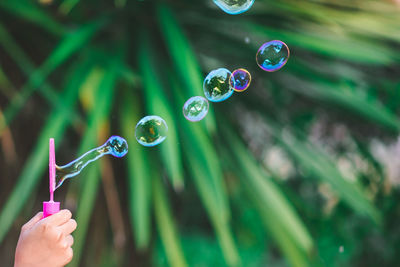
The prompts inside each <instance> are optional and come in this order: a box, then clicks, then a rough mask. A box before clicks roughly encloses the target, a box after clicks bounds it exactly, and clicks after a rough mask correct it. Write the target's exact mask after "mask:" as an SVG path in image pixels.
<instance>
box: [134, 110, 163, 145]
mask: <svg viewBox="0 0 400 267" xmlns="http://www.w3.org/2000/svg"><path fill="white" fill-rule="evenodd" d="M167 132H168V126H167V123H166V122H165V121H164V120H163V119H162V118H161V117H159V116H146V117H144V118H142V119H141V120H140V121H139V122H138V123H137V124H136V128H135V137H136V140H137V141H138V142H139V144H141V145H143V146H148V147H149V146H156V145H158V144H160V143H162V142H163V141H164V140H165V138H167Z"/></svg>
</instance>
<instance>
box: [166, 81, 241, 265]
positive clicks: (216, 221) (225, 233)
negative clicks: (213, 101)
mask: <svg viewBox="0 0 400 267" xmlns="http://www.w3.org/2000/svg"><path fill="white" fill-rule="evenodd" d="M171 76H172V75H171ZM177 87H178V86H177V83H176V81H174V80H172V88H173V89H174V93H175V97H176V98H177V99H179V100H182V99H183V96H182V95H181V93H180V92H179V91H178V90H177ZM182 117H183V116H180V117H179V118H180V120H179V122H180V129H181V131H182V133H181V136H182V137H183V140H182V147H183V152H184V154H185V156H186V157H185V159H186V160H187V164H188V166H189V172H190V173H191V176H192V177H193V178H194V182H195V184H196V189H197V191H198V192H199V195H200V198H201V200H202V202H203V204H204V207H205V209H206V211H207V213H208V215H209V217H210V220H211V223H212V225H213V227H214V230H215V232H216V236H217V238H218V242H219V244H220V246H221V249H222V252H223V254H224V258H225V260H226V262H227V263H228V265H229V266H237V265H239V264H240V258H239V254H238V251H237V248H236V245H235V241H234V239H233V237H232V234H231V232H230V231H231V230H230V226H229V217H230V212H229V204H228V196H227V193H226V189H225V184H224V181H223V176H222V171H221V167H220V165H219V161H218V156H217V154H216V151H215V148H214V146H213V145H212V144H211V141H210V138H209V136H208V135H207V134H206V132H205V131H204V127H202V125H201V122H200V124H197V125H196V124H195V123H193V122H188V121H186V120H184V119H183V118H182Z"/></svg>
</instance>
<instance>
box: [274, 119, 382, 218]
mask: <svg viewBox="0 0 400 267" xmlns="http://www.w3.org/2000/svg"><path fill="white" fill-rule="evenodd" d="M267 124H268V126H269V129H270V132H271V134H272V135H273V136H274V137H275V138H276V139H277V140H278V141H279V142H280V143H281V145H282V146H283V147H284V148H285V149H286V151H287V152H288V153H289V154H290V155H291V156H292V157H293V158H294V159H295V160H296V161H297V163H298V164H299V165H300V166H301V168H303V169H304V170H306V171H307V172H308V173H310V175H311V176H313V177H315V178H317V179H319V180H321V181H324V182H327V183H328V184H330V186H331V187H332V189H333V190H334V191H335V192H336V193H337V194H338V195H339V196H340V197H342V198H343V200H344V201H345V202H346V203H347V204H348V205H349V206H350V207H352V208H353V209H354V210H355V211H356V212H358V213H360V214H362V215H365V216H369V217H370V218H371V219H372V220H373V221H374V222H375V223H378V224H379V223H380V222H381V219H382V218H381V214H380V213H379V211H378V210H377V209H376V208H375V207H374V206H373V205H372V203H371V202H370V201H369V200H368V199H367V198H366V196H365V195H364V193H363V192H362V189H361V186H360V184H358V182H357V181H355V182H349V178H350V179H351V178H352V177H348V179H346V178H345V177H343V175H342V174H341V172H340V171H339V170H338V169H337V168H336V165H335V163H334V161H333V160H332V159H331V158H330V157H329V156H328V155H327V154H326V153H324V152H323V151H321V150H320V149H318V148H317V147H315V146H313V145H312V144H310V143H308V142H307V141H299V140H297V139H296V138H295V136H293V135H292V134H291V133H290V132H288V131H285V133H284V134H282V131H281V130H280V129H279V127H278V126H277V125H276V124H275V123H273V122H272V121H271V120H268V121H267ZM352 180H354V179H352Z"/></svg>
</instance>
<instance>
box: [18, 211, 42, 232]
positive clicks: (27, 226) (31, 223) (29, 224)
mask: <svg viewBox="0 0 400 267" xmlns="http://www.w3.org/2000/svg"><path fill="white" fill-rule="evenodd" d="M42 217H43V212H38V213H37V214H36V215H35V216H33V218H32V219H30V220H29V221H28V222H27V223H25V224H24V226H22V227H23V228H25V229H30V228H32V226H34V225H35V224H36V223H37V222H38V221H40V219H42Z"/></svg>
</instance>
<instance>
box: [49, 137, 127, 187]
mask: <svg viewBox="0 0 400 267" xmlns="http://www.w3.org/2000/svg"><path fill="white" fill-rule="evenodd" d="M126 153H128V143H127V142H126V140H125V139H124V138H122V137H120V136H116V135H114V136H111V137H110V138H108V140H107V142H105V143H104V144H103V145H102V146H99V147H96V148H94V149H92V150H89V151H88V152H86V153H85V154H83V155H82V156H80V157H79V158H77V159H75V160H74V161H71V162H70V163H68V164H66V165H63V166H57V165H56V189H57V188H59V187H60V186H61V185H62V184H63V183H64V181H65V180H66V179H69V178H72V177H75V176H77V175H78V174H80V173H81V171H82V170H83V169H84V168H85V167H86V166H87V165H89V164H90V163H91V162H94V161H96V160H98V159H99V158H101V157H103V156H104V155H109V154H111V155H113V156H114V157H118V158H121V157H123V156H125V155H126Z"/></svg>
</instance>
